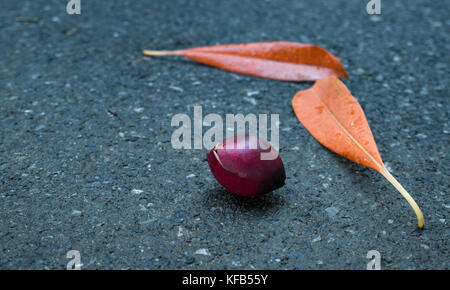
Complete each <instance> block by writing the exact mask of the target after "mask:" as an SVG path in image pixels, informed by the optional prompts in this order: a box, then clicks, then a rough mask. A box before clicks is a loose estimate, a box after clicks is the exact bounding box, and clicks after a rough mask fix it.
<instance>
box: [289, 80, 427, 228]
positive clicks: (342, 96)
mask: <svg viewBox="0 0 450 290" xmlns="http://www.w3.org/2000/svg"><path fill="white" fill-rule="evenodd" d="M292 107H293V108H294V111H295V114H296V115H297V118H298V119H299V120H300V122H301V123H302V124H303V125H304V126H305V128H306V129H307V130H308V131H309V132H310V133H311V135H313V136H314V138H316V139H317V140H318V141H319V142H320V143H321V144H322V145H323V146H325V147H327V148H328V149H330V150H332V151H334V152H336V153H338V154H340V155H342V156H344V157H346V158H348V159H350V160H352V161H354V162H357V163H359V164H361V165H364V166H367V167H369V168H372V169H375V170H376V171H378V172H379V173H381V174H382V175H383V176H384V177H385V178H386V179H387V180H389V182H391V183H392V185H394V187H395V188H396V189H397V190H398V191H399V192H400V193H401V194H402V195H403V197H404V198H405V199H406V200H407V201H408V203H409V204H410V205H411V207H412V208H413V210H414V212H415V213H416V215H417V223H418V227H419V228H422V227H423V226H424V220H423V215H422V212H421V211H420V208H419V207H418V206H417V204H416V202H415V201H414V199H413V198H412V197H411V196H410V195H409V194H408V192H407V191H406V190H405V189H404V188H403V186H401V184H400V183H398V181H397V180H396V179H395V178H394V177H393V176H392V175H391V173H390V172H389V171H388V170H387V169H386V167H385V166H384V164H383V161H382V160H381V156H380V153H378V148H377V145H376V143H375V140H374V138H373V135H372V132H371V130H370V127H369V124H368V123H367V120H366V116H365V115H364V112H363V110H362V108H361V106H360V105H359V103H358V101H357V100H356V99H355V98H354V97H353V96H352V95H351V93H350V91H349V90H348V89H347V87H346V86H345V85H344V84H343V83H342V82H341V81H340V80H339V79H337V78H336V77H333V76H331V77H327V78H324V79H322V80H320V81H317V82H316V83H315V84H314V86H313V87H312V88H310V89H308V90H304V91H300V92H298V93H297V94H296V95H295V96H294V98H293V100H292Z"/></svg>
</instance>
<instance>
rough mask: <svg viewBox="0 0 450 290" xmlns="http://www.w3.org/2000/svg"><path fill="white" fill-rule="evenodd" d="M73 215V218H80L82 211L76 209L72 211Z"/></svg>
mask: <svg viewBox="0 0 450 290" xmlns="http://www.w3.org/2000/svg"><path fill="white" fill-rule="evenodd" d="M72 215H73V216H80V215H81V211H80V210H76V209H74V210H73V211H72Z"/></svg>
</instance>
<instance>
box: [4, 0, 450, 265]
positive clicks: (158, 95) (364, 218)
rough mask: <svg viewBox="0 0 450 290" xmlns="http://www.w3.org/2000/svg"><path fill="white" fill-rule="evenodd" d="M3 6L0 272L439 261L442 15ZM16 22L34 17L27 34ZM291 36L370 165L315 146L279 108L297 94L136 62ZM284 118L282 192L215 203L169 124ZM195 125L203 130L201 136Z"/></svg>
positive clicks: (390, 7)
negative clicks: (312, 51) (362, 143)
mask: <svg viewBox="0 0 450 290" xmlns="http://www.w3.org/2000/svg"><path fill="white" fill-rule="evenodd" d="M66 2H67V1H59V0H58V1H56V0H52V1H43V0H42V1H36V0H33V1H7V0H1V5H0V6H1V9H0V51H1V57H0V268H1V269H64V268H65V267H66V264H67V262H68V261H69V260H68V259H67V258H66V253H67V251H69V250H78V251H80V253H81V262H82V264H83V265H82V269H366V265H367V263H368V261H369V260H368V259H367V258H366V254H367V252H368V251H369V250H378V251H379V252H380V253H381V267H382V268H383V269H448V268H450V267H449V265H450V263H449V238H450V231H449V222H450V213H449V212H450V199H449V195H448V190H449V181H450V178H449V165H450V163H449V162H448V155H449V132H450V123H449V77H448V76H449V74H450V66H449V63H450V62H449V51H450V41H449V26H450V21H449V20H448V16H449V5H448V1H419V0H417V1H412V0H402V1H385V0H382V14H381V15H380V16H375V15H368V14H367V13H366V3H367V2H368V1H355V0H351V1H348V0H333V1H300V0H298V1H263V0H261V1H247V0H227V1H187V0H186V1H163V0H160V1H125V0H122V1H84V0H81V4H82V14H81V15H68V14H66V12H65V6H66ZM16 17H38V18H39V19H40V20H39V22H37V23H34V22H21V21H16ZM272 40H289V41H297V42H306V43H313V44H318V45H321V46H323V47H324V48H326V49H328V50H330V51H331V52H332V53H333V54H335V55H337V56H339V57H340V58H341V59H342V61H343V64H344V66H345V67H346V68H347V70H348V71H349V73H350V75H351V77H350V78H349V79H346V80H344V82H345V83H346V85H347V86H348V87H349V89H350V90H351V92H352V93H353V95H354V96H355V97H356V98H357V99H358V100H359V102H360V103H361V105H362V107H363V109H364V111H365V112H366V115H367V119H368V121H369V123H370V126H371V128H372V131H373V134H374V136H375V139H376V141H377V144H378V147H379V149H380V153H381V155H382V157H383V160H384V161H385V162H386V165H387V167H388V168H390V169H391V170H392V172H393V174H394V175H395V176H396V177H398V180H399V181H400V182H401V183H402V184H403V185H404V186H405V187H406V188H407V189H408V190H409V191H410V193H411V194H412V195H413V197H414V198H415V199H416V201H417V203H418V204H419V205H420V206H421V208H422V210H423V213H424V215H425V222H426V227H425V229H424V230H423V231H419V230H417V228H416V219H415V216H414V213H413V211H412V210H411V208H410V207H409V206H408V204H407V202H406V201H405V200H404V199H403V198H402V197H401V195H400V194H399V193H398V192H397V191H396V190H395V189H394V188H393V187H392V186H391V185H390V184H389V183H388V182H387V181H386V180H384V179H383V177H382V176H381V175H379V174H378V173H376V172H374V171H372V170H369V169H366V168H364V167H362V166H359V165H357V164H355V163H352V162H351V161H348V160H346V159H345V158H343V157H340V156H338V155H336V154H334V153H332V152H330V151H328V150H327V149H325V148H324V147H322V146H321V145H320V144H319V143H318V142H317V141H316V140H315V139H314V138H313V137H312V136H311V135H310V134H309V133H308V132H307V131H306V130H305V128H304V127H303V126H302V125H301V124H300V123H299V122H298V120H297V119H296V118H295V116H294V113H293V111H292V108H291V99H292V97H293V96H294V95H295V93H296V92H297V91H299V90H302V89H306V88H309V87H310V86H311V85H312V83H292V82H279V81H272V80H267V79H259V78H255V77H250V76H243V75H236V74H232V73H229V72H225V71H222V70H219V69H215V68H211V67H207V66H203V65H199V64H196V63H193V62H191V61H188V60H184V59H181V58H177V57H165V58H146V57H143V56H142V54H141V50H142V49H161V50H170V49H181V48H186V47H192V46H201V45H213V44H225V43H241V42H251V41H272ZM194 105H201V106H202V107H203V115H206V114H208V113H217V114H220V115H222V116H224V117H225V114H227V113H229V114H238V113H243V114H248V113H253V114H259V113H267V114H279V116H280V122H281V123H280V154H281V157H282V159H283V161H284V165H285V167H286V174H287V179H286V185H285V186H284V187H282V188H281V189H279V190H276V191H275V192H273V193H271V194H268V195H266V196H264V197H260V198H256V199H245V198H239V197H235V196H233V195H231V194H230V193H228V192H226V191H225V190H224V189H222V188H221V186H220V185H219V184H218V183H217V181H216V180H215V179H214V178H213V176H212V174H211V172H210V170H209V168H208V164H207V162H206V161H205V160H206V159H205V154H206V152H207V149H202V150H175V149H173V148H172V146H171V134H172V132H173V131H174V129H175V127H171V118H172V116H173V115H175V114H178V113H185V114H188V115H189V116H191V117H192V116H193V106H194ZM206 129H207V128H205V130H206Z"/></svg>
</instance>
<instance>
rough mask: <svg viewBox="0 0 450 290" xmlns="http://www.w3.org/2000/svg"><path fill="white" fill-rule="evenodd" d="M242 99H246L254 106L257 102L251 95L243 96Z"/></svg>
mask: <svg viewBox="0 0 450 290" xmlns="http://www.w3.org/2000/svg"><path fill="white" fill-rule="evenodd" d="M244 101H247V102H249V103H250V104H252V105H255V106H256V104H258V103H257V102H256V100H255V98H251V97H244Z"/></svg>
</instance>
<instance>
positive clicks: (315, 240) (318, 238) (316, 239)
mask: <svg viewBox="0 0 450 290" xmlns="http://www.w3.org/2000/svg"><path fill="white" fill-rule="evenodd" d="M321 240H322V238H321V237H320V236H318V237H317V238H315V239H314V240H312V241H311V242H312V243H315V242H319V241H321Z"/></svg>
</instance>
